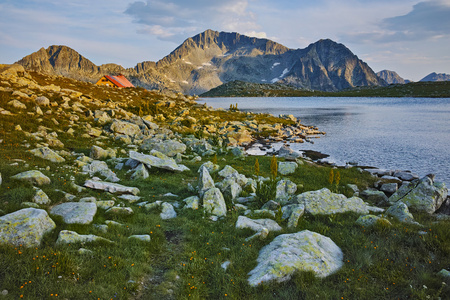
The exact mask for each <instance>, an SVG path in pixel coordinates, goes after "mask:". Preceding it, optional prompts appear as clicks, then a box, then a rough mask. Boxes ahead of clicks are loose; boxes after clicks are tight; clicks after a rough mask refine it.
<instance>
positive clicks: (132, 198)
mask: <svg viewBox="0 0 450 300" xmlns="http://www.w3.org/2000/svg"><path fill="white" fill-rule="evenodd" d="M117 198H119V199H122V200H126V201H128V203H134V202H137V201H139V200H141V197H139V196H135V195H127V194H125V195H120V196H119V197H117Z"/></svg>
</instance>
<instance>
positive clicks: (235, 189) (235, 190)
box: [223, 181, 242, 200]
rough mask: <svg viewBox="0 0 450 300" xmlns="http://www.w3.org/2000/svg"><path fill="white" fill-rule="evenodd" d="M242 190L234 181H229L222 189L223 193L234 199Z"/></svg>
mask: <svg viewBox="0 0 450 300" xmlns="http://www.w3.org/2000/svg"><path fill="white" fill-rule="evenodd" d="M241 192H242V188H241V186H240V185H239V184H237V183H236V182H235V181H233V182H231V183H230V184H228V185H227V186H226V188H225V189H223V193H224V194H225V195H227V196H229V197H230V198H231V200H234V199H236V198H237V197H239V195H240V194H241Z"/></svg>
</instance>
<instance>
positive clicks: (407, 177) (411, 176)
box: [393, 171, 419, 181]
mask: <svg viewBox="0 0 450 300" xmlns="http://www.w3.org/2000/svg"><path fill="white" fill-rule="evenodd" d="M393 176H394V177H397V178H400V179H401V180H404V181H411V180H415V179H419V175H417V174H416V173H411V172H408V171H396V172H394V174H393Z"/></svg>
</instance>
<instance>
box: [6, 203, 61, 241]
mask: <svg viewBox="0 0 450 300" xmlns="http://www.w3.org/2000/svg"><path fill="white" fill-rule="evenodd" d="M55 227H56V225H55V222H53V220H52V219H50V217H49V216H48V214H47V212H46V211H45V210H43V209H36V208H24V209H21V210H18V211H15V212H13V213H10V214H7V215H4V216H2V217H0V244H9V245H14V246H20V245H22V246H24V247H27V248H29V247H39V246H40V245H41V241H42V238H43V237H44V235H45V234H46V233H47V232H50V231H52V230H53V229H54V228H55Z"/></svg>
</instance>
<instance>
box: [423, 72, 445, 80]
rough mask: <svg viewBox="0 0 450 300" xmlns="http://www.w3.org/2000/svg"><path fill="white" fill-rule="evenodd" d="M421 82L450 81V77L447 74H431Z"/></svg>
mask: <svg viewBox="0 0 450 300" xmlns="http://www.w3.org/2000/svg"><path fill="white" fill-rule="evenodd" d="M420 81H450V75H449V74H445V73H439V74H438V73H435V72H433V73H430V74H428V75H427V76H425V77H424V78H422V79H421V80H420Z"/></svg>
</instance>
